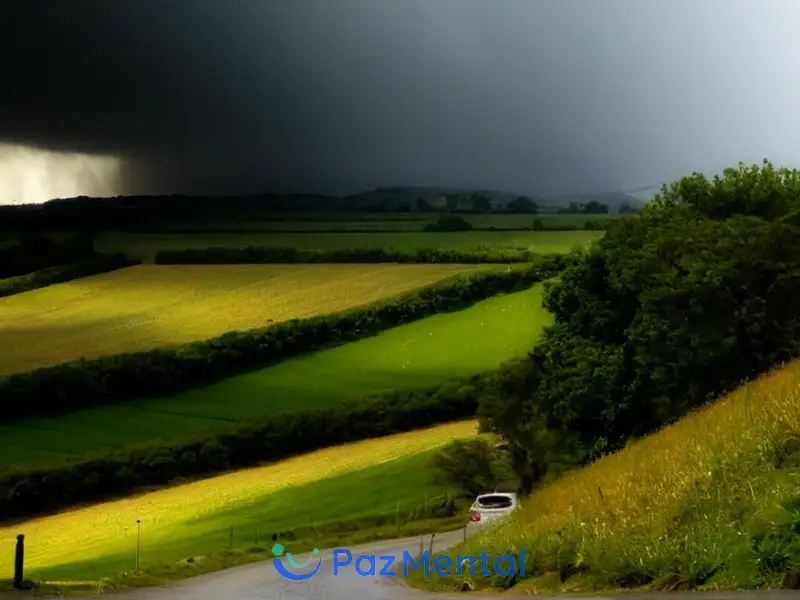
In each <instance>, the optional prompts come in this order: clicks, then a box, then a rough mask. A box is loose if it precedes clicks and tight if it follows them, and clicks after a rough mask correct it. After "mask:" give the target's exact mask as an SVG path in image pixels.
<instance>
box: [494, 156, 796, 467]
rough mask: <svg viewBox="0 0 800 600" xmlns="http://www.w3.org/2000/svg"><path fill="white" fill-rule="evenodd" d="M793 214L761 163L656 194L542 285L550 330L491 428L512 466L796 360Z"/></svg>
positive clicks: (643, 428) (609, 437) (786, 173)
mask: <svg viewBox="0 0 800 600" xmlns="http://www.w3.org/2000/svg"><path fill="white" fill-rule="evenodd" d="M798 215H800V175H798V171H796V170H792V171H790V170H786V169H775V168H774V167H773V166H772V165H771V164H769V163H767V162H765V163H764V165H762V166H758V165H756V166H752V167H750V166H744V165H740V166H739V168H737V169H728V170H726V171H725V172H724V173H723V175H721V176H718V177H715V178H713V179H708V178H706V177H704V176H702V175H698V174H694V175H692V176H690V177H686V178H684V179H681V180H680V181H677V182H675V183H673V184H671V185H670V186H666V187H664V188H663V189H662V191H661V193H660V194H659V195H657V196H656V198H654V199H653V200H652V201H651V203H649V204H648V206H646V207H645V208H644V209H643V210H642V211H641V212H640V213H639V215H637V216H635V217H631V218H628V219H621V220H616V221H614V222H613V223H612V224H610V225H609V229H608V231H607V233H606V235H605V236H604V237H603V238H602V239H601V240H600V241H599V242H598V243H597V244H596V245H595V246H594V247H593V248H592V249H591V250H590V251H589V252H588V253H587V254H586V255H585V256H584V257H583V258H582V259H581V260H580V262H579V264H578V265H577V266H575V267H572V268H570V269H568V270H567V271H565V272H564V273H563V274H562V276H561V277H560V280H559V282H558V283H557V284H555V285H553V286H551V287H550V288H549V291H548V292H547V293H546V295H545V305H546V307H547V308H548V310H549V311H551V312H552V313H553V315H554V320H555V324H554V326H553V327H551V328H550V329H549V330H548V331H547V332H546V334H545V336H544V338H543V340H542V341H541V342H540V343H539V345H537V347H536V348H535V349H534V351H533V352H532V353H531V356H530V359H529V360H527V361H525V362H524V363H523V364H522V365H520V367H519V368H520V369H521V370H522V371H523V372H524V377H523V376H519V377H518V380H519V383H518V386H517V389H515V390H513V393H506V394H501V395H498V396H497V397H494V398H487V399H485V400H484V401H483V403H482V404H483V406H482V408H481V414H482V416H483V418H484V419H485V420H486V423H487V425H486V426H487V427H488V428H489V429H491V430H493V431H496V432H498V433H501V434H502V435H503V436H504V437H505V438H506V439H507V440H508V441H509V444H510V446H512V447H517V448H518V451H517V452H518V454H519V455H521V456H524V454H525V453H527V454H528V455H529V456H530V457H534V456H540V455H541V448H540V447H539V445H540V444H541V441H540V440H539V439H537V438H536V437H535V436H533V435H532V434H533V432H535V431H537V428H544V429H545V430H547V431H548V432H549V434H550V435H552V436H554V439H569V440H571V442H576V443H577V444H579V446H580V447H582V448H583V449H584V450H585V451H586V456H587V457H593V456H597V455H598V454H601V453H603V452H606V451H608V450H612V449H615V448H619V447H621V446H622V445H624V444H625V443H627V441H628V440H630V439H631V438H634V437H637V436H640V435H643V434H646V433H648V432H650V431H652V430H653V429H655V428H658V427H660V426H662V425H663V424H665V423H667V422H669V421H671V420H672V419H675V418H677V417H678V416H680V415H682V414H683V413H685V412H686V411H688V410H690V409H692V408H694V407H697V406H699V405H702V404H703V403H705V402H706V401H708V400H709V399H710V398H712V397H714V396H716V395H718V394H720V393H722V392H724V391H725V390H726V389H730V388H732V387H734V386H736V385H738V384H739V383H740V382H741V381H742V380H743V379H746V378H748V377H753V376H755V375H757V374H759V373H761V372H763V371H765V370H767V369H769V368H770V367H771V366H773V365H774V364H776V363H778V362H780V361H783V360H786V359H788V358H790V357H792V356H794V355H796V354H797V352H798V350H800V294H798V293H797V291H798V290H800V218H798ZM514 415H519V417H515V416H514ZM537 435H540V438H541V435H543V434H537ZM545 437H546V436H545ZM517 469H518V472H520V471H524V470H527V473H528V476H529V477H539V476H540V473H539V471H540V470H541V469H540V468H539V467H538V466H537V465H536V464H535V462H534V461H533V458H529V459H526V460H523V461H522V465H517Z"/></svg>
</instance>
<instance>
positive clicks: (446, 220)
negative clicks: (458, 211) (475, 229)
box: [423, 215, 472, 231]
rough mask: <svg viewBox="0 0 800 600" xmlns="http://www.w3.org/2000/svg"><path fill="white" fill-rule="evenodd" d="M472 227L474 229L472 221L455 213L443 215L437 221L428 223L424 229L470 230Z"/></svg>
mask: <svg viewBox="0 0 800 600" xmlns="http://www.w3.org/2000/svg"><path fill="white" fill-rule="evenodd" d="M470 229H472V223H470V222H469V221H467V220H466V219H464V218H462V217H457V216H455V215H453V216H449V217H442V218H441V219H439V220H438V221H436V223H430V224H428V225H426V226H425V228H424V229H423V231H469V230H470Z"/></svg>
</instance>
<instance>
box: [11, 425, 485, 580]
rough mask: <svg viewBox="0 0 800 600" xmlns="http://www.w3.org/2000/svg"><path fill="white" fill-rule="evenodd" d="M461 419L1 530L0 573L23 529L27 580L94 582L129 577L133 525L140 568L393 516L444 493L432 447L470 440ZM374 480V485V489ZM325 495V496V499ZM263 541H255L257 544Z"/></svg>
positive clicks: (468, 428) (472, 429) (473, 429)
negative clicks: (434, 478) (434, 475)
mask: <svg viewBox="0 0 800 600" xmlns="http://www.w3.org/2000/svg"><path fill="white" fill-rule="evenodd" d="M476 426H477V423H476V422H474V421H466V422H460V423H452V424H448V425H442V426H438V427H434V428H430V429H423V430H418V431H414V432H410V433H404V434H400V435H394V436H389V437H385V438H378V439H373V440H368V441H364V442H358V443H354V444H348V445H343V446H338V447H333V448H326V449H324V450H320V451H317V452H313V453H310V454H307V455H303V456H298V457H294V458H291V459H287V460H284V461H281V462H278V463H274V464H271V465H267V466H262V467H257V468H253V469H246V470H241V471H236V472H232V473H228V474H225V475H220V476H217V477H213V478H209V479H205V480H201V481H197V482H193V483H189V484H185V485H180V486H176V487H171V488H167V489H163V490H159V491H156V492H152V493H148V494H145V495H141V496H138V497H133V498H126V499H123V500H118V501H114V502H108V503H104V504H98V505H94V506H90V507H86V508H81V509H77V510H74V511H71V512H66V513H62V514H58V515H54V516H48V517H44V518H40V519H36V520H33V521H28V522H25V523H20V524H15V525H13V526H10V527H2V528H0V573H7V574H10V573H12V572H13V560H14V552H13V548H14V544H15V542H16V536H17V534H18V533H19V532H21V531H22V532H25V535H26V537H25V566H26V572H25V574H26V577H31V578H35V579H43V580H54V579H55V580H70V579H79V580H93V579H97V578H99V577H103V576H108V575H114V574H117V573H120V572H122V571H131V570H133V567H134V562H135V548H136V537H137V526H136V520H137V519H140V520H141V521H142V526H141V566H142V568H147V567H149V566H150V565H153V564H154V563H157V562H161V561H163V562H168V563H175V562H176V561H179V560H182V559H185V558H186V557H189V556H199V557H201V558H202V556H203V555H205V554H206V553H208V552H212V551H216V550H220V549H223V548H226V547H227V546H228V542H229V535H230V528H231V527H233V528H234V544H235V545H239V546H242V545H244V546H245V547H246V546H252V545H254V544H255V543H256V542H257V541H258V540H259V539H260V541H261V543H262V544H264V545H267V546H268V545H269V544H270V541H269V536H270V535H271V534H272V533H277V532H284V531H291V530H293V529H295V528H302V527H308V526H310V525H312V524H313V525H315V526H324V525H325V524H326V523H331V522H337V521H344V520H352V519H358V518H364V517H369V516H373V515H386V514H393V513H395V511H397V507H398V505H399V506H400V509H401V511H408V510H411V509H414V508H418V507H421V506H422V505H423V503H424V502H425V497H426V496H427V497H433V496H435V495H437V494H443V493H444V492H445V490H444V489H442V488H440V487H437V486H433V485H431V483H430V479H431V473H430V472H429V470H428V468H427V460H428V457H429V456H430V452H431V450H433V449H435V448H437V447H439V446H441V445H443V444H446V443H447V442H450V441H452V440H454V439H459V438H467V437H471V436H474V435H476ZM376 482H379V484H378V485H376ZM321 499H324V501H323V500H321ZM259 536H260V538H259Z"/></svg>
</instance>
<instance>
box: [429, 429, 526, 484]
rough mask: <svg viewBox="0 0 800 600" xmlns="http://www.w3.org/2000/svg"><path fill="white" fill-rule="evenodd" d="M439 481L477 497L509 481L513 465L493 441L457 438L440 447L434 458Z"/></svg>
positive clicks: (431, 463)
mask: <svg viewBox="0 0 800 600" xmlns="http://www.w3.org/2000/svg"><path fill="white" fill-rule="evenodd" d="M430 466H431V468H432V469H433V470H434V471H435V472H436V478H435V479H436V481H437V482H441V483H444V484H445V485H447V486H452V487H454V488H455V489H457V490H459V491H460V492H461V493H462V494H463V495H464V496H466V497H468V498H474V497H475V496H477V495H479V494H483V493H485V492H491V491H493V490H495V489H496V488H497V487H498V485H500V484H501V483H503V482H504V481H507V480H508V474H509V472H510V465H509V463H508V459H507V457H506V455H505V453H503V452H502V451H500V450H498V449H497V447H496V446H495V445H494V444H493V443H492V441H491V440H488V439H484V438H479V439H476V440H455V441H453V442H450V443H449V444H447V445H446V446H445V447H444V448H442V449H441V450H438V451H437V452H436V453H435V454H434V455H433V456H432V457H431V461H430Z"/></svg>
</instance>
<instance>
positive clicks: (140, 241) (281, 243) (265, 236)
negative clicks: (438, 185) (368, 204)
mask: <svg viewBox="0 0 800 600" xmlns="http://www.w3.org/2000/svg"><path fill="white" fill-rule="evenodd" d="M530 220H531V222H533V217H531V219H530ZM602 235H603V232H602V231H467V232H447V233H423V232H391V233H348V234H342V233H313V234H309V233H281V232H274V233H190V234H187V233H183V234H181V233H141V234H137V233H104V234H99V235H98V236H97V237H96V240H95V247H96V248H97V250H98V251H100V252H122V253H124V254H127V255H128V256H133V257H136V258H139V259H141V260H143V261H145V262H152V261H153V257H154V256H155V253H156V252H157V251H158V250H183V249H185V248H209V247H213V246H222V247H229V248H244V247H247V246H270V247H278V248H287V247H288V248H300V249H303V250H330V249H346V248H366V247H381V248H395V249H398V250H418V249H421V248H454V249H458V250H479V249H481V248H511V249H521V250H531V251H533V252H537V253H540V254H554V253H567V252H569V251H570V250H572V249H573V248H574V247H575V246H585V245H587V244H589V243H591V242H592V241H594V240H596V239H598V238H599V237H601V236H602Z"/></svg>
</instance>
